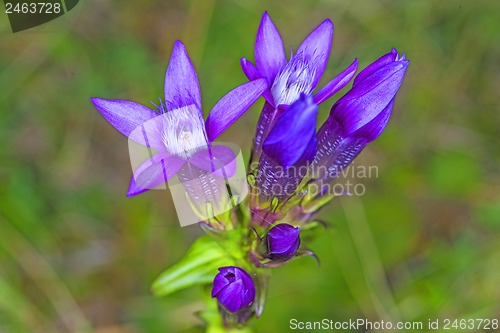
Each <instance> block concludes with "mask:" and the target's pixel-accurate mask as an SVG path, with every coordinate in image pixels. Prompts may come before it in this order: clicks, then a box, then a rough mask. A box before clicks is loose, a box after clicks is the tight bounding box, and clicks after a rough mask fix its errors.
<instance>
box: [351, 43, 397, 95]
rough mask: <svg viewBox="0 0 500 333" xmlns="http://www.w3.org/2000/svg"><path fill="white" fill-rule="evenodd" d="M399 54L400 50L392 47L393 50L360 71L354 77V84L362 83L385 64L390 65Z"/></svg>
mask: <svg viewBox="0 0 500 333" xmlns="http://www.w3.org/2000/svg"><path fill="white" fill-rule="evenodd" d="M397 56H398V51H396V49H392V50H391V52H389V53H387V54H384V55H383V56H381V57H380V58H378V59H377V60H375V61H374V62H373V63H371V64H370V65H368V66H367V67H366V68H365V69H363V70H362V71H361V72H359V74H358V75H357V76H356V78H355V79H354V83H353V86H355V85H357V84H358V83H360V82H361V81H363V80H364V79H366V78H367V77H368V76H370V75H372V74H373V73H375V72H376V71H377V70H379V69H380V68H382V67H384V66H385V65H388V64H390V63H392V62H394V61H396V58H397Z"/></svg>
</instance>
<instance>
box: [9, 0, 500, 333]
mask: <svg viewBox="0 0 500 333" xmlns="http://www.w3.org/2000/svg"><path fill="white" fill-rule="evenodd" d="M264 10H268V11H269V13H270V15H271V17H272V18H273V20H274V22H275V23H276V25H277V26H278V28H279V29H280V32H281V34H282V37H283V39H284V41H285V47H289V46H293V47H297V46H298V45H299V43H300V42H301V40H302V39H303V38H304V37H305V36H306V35H307V34H308V33H309V31H310V30H312V29H313V28H314V27H315V26H317V25H318V24H319V23H320V22H321V21H323V20H324V19H325V18H331V19H332V20H333V22H334V24H335V36H334V43H333V49H332V55H331V58H330V61H329V64H328V67H327V70H326V73H325V74H324V76H323V80H322V84H323V83H324V82H326V81H327V80H329V79H330V78H331V77H333V75H335V74H336V73H338V72H340V71H341V70H342V69H343V68H344V67H345V66H347V65H348V64H349V63H350V62H351V61H352V59H353V58H355V57H358V58H359V59H360V65H361V66H363V67H364V66H366V65H367V64H369V63H370V62H371V61H373V60H374V59H376V58H377V57H378V56H380V55H381V54H383V53H386V52H388V51H389V50H390V48H391V47H396V48H397V49H398V50H399V51H404V52H406V54H407V57H408V58H409V59H410V60H411V64H410V67H409V70H408V72H407V76H406V79H405V82H404V84H403V86H402V88H401V90H400V93H399V95H398V98H397V100H396V105H395V108H394V113H393V117H392V119H391V122H390V123H389V126H388V128H387V129H386V131H385V133H384V134H383V135H382V136H381V137H380V138H379V139H378V140H377V141H376V142H374V143H372V144H371V145H370V146H369V147H368V148H367V149H366V150H365V151H364V152H363V153H362V154H361V156H360V157H359V158H358V159H357V160H356V162H355V163H356V164H357V165H375V166H377V167H378V170H379V176H378V178H372V179H362V180H358V182H361V183H363V184H364V186H365V187H366V193H365V194H364V195H363V196H360V197H356V196H353V197H345V198H342V199H340V200H336V201H334V202H333V203H332V204H331V205H330V206H329V207H328V208H327V209H326V210H325V211H323V213H322V215H321V218H322V219H323V220H325V221H330V222H332V224H333V227H332V228H330V229H328V230H327V231H325V232H324V233H323V234H321V235H320V237H318V238H317V239H315V240H314V241H313V242H311V243H310V244H309V246H310V247H311V248H312V249H314V250H315V251H316V253H317V254H318V256H319V257H320V258H321V265H320V266H319V267H318V266H317V265H316V264H315V262H314V261H313V260H312V259H308V258H305V259H300V260H296V261H294V262H292V263H291V264H289V265H287V266H284V267H281V268H279V269H276V270H274V271H273V278H272V280H271V284H270V291H269V299H268V302H267V306H266V309H265V311H264V314H263V316H262V317H261V318H260V319H259V320H256V321H253V323H252V326H253V327H254V328H255V331H257V332H288V331H289V330H290V329H289V320H290V319H292V318H296V319H298V320H301V321H308V320H321V319H323V318H329V319H332V320H336V321H344V320H349V319H357V318H368V319H370V320H382V319H384V320H393V321H397V320H405V321H423V322H425V323H426V322H427V320H428V319H433V320H434V319H437V318H440V319H444V318H450V319H454V318H459V319H460V318H497V319H500V302H499V300H500V286H499V281H500V266H499V263H500V173H499V172H498V171H499V170H498V166H499V162H500V144H499V143H500V140H499V139H500V132H499V130H498V126H499V124H500V112H499V111H500V108H499V103H498V97H499V93H500V38H499V36H500V34H499V32H500V2H498V1H497V0H476V1H460V0H452V1H429V0H418V1H417V0H413V1H395V0H393V1H389V0H375V1H363V0H352V1H341V0H332V1H327V0H324V1H318V0H307V1H305V0H304V1H296V0H290V1H255V0H191V1H152V0H149V1H140V2H139V1H128V0H127V1H123V0H122V1H108V0H87V1H85V0H82V1H80V4H78V5H77V7H75V9H73V10H72V11H71V12H69V13H68V14H66V15H64V16H63V17H61V18H59V19H57V20H55V21H52V22H49V23H47V24H45V25H43V26H40V27H37V28H33V29H30V30H27V31H24V32H20V33H16V34H13V33H12V32H11V31H10V28H9V26H8V20H7V17H6V15H5V14H0V16H1V21H0V38H1V43H0V50H1V52H0V92H1V95H0V114H1V118H0V142H1V144H0V161H1V164H0V332H8V333H11V332H55V333H57V332H95V333H129V332H148V333H156V332H200V331H201V329H200V328H196V326H197V325H200V324H201V321H200V320H199V319H198V318H197V317H196V316H195V315H194V314H193V313H195V312H196V311H199V310H201V309H202V308H203V303H202V302H201V295H203V293H207V290H202V289H201V288H192V289H189V290H186V291H183V292H180V293H178V294H176V295H174V296H171V297H167V298H161V299H158V298H155V297H153V296H152V294H151V293H150V291H149V286H150V284H151V283H152V281H153V280H154V279H155V278H156V277H157V275H158V274H159V273H160V272H161V271H162V270H163V269H164V268H166V267H167V266H169V265H171V264H173V263H175V262H176V260H178V259H179V258H180V257H182V255H183V254H184V253H185V251H186V249H187V247H188V246H189V244H190V243H191V242H192V241H193V239H194V238H195V237H196V236H197V235H199V234H200V231H199V228H198V226H190V227H186V228H180V226H179V224H178V222H177V218H176V215H175V213H174V209H173V205H172V201H171V197H170V194H169V192H168V191H150V192H148V193H146V194H143V195H140V196H139V197H135V198H126V197H125V193H126V190H127V188H128V184H129V179H130V176H131V174H132V170H131V167H130V162H129V157H128V147H127V139H126V138H125V137H123V136H121V135H120V134H119V133H118V132H117V131H115V130H114V129H113V128H112V126H111V125H109V124H108V123H107V122H106V121H105V120H104V119H103V118H102V117H101V116H100V115H99V114H98V113H97V111H96V110H95V109H94V108H93V107H92V105H91V103H90V101H89V97H91V96H98V97H102V98H121V99H130V100H134V101H137V102H140V103H143V104H146V105H149V103H150V101H151V100H152V101H157V98H158V97H160V96H162V94H163V78H164V72H165V69H166V66H167V62H168V59H169V56H170V52H171V48H172V45H173V43H174V41H175V40H176V39H181V40H182V41H183V42H184V43H185V44H186V47H187V49H188V51H189V53H190V56H191V57H192V59H193V62H194V64H195V67H196V68H197V70H198V75H199V78H200V81H201V86H202V95H203V105H204V108H205V112H207V111H208V110H210V108H211V107H212V106H213V105H214V104H215V102H216V101H217V100H218V99H219V98H220V97H221V96H222V95H223V94H225V93H226V92H228V91H229V90H230V89H232V88H233V87H234V86H236V85H237V84H240V83H243V82H245V81H246V78H245V77H244V75H243V74H242V72H241V69H240V67H239V58H240V57H242V56H245V57H248V58H250V59H253V43H254V40H255V33H256V30H257V27H258V24H259V21H260V17H261V15H262V13H263V11H264ZM320 86H321V84H320ZM334 100H335V98H332V99H331V100H329V101H328V102H326V103H324V104H323V105H322V106H321V108H320V119H321V120H324V119H325V118H326V115H327V114H328V110H329V107H330V106H331V105H332V104H333V102H334ZM262 103H263V102H262V100H260V101H259V102H258V103H257V104H256V105H255V106H254V107H253V108H252V109H251V110H250V111H249V112H247V113H246V114H245V116H244V117H243V118H241V119H240V120H239V122H238V123H237V124H236V125H235V126H234V127H233V128H231V129H230V130H228V131H227V132H226V133H225V134H224V137H223V139H224V140H227V141H232V142H235V143H237V144H239V145H240V146H241V147H243V148H244V149H245V150H246V151H248V150H249V149H250V145H251V138H252V135H253V130H252V128H254V126H255V123H256V120H257V117H258V112H259V108H260V107H261V105H262ZM247 157H248V154H247ZM476 331H478V330H476ZM490 331H491V330H490Z"/></svg>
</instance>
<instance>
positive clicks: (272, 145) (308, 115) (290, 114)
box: [263, 94, 318, 169]
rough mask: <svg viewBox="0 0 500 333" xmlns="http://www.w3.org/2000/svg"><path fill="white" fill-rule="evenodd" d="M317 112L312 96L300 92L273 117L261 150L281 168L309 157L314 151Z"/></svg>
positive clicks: (311, 157) (312, 156)
mask: <svg viewBox="0 0 500 333" xmlns="http://www.w3.org/2000/svg"><path fill="white" fill-rule="evenodd" d="M317 116H318V106H317V105H316V104H315V103H314V101H313V98H312V96H307V95H304V94H301V96H300V98H299V99H298V100H297V101H296V102H295V103H293V104H292V105H291V106H290V108H289V109H288V110H286V111H285V112H284V113H283V114H282V115H281V116H280V117H279V118H278V121H276V124H275V125H274V127H273V129H272V130H271V133H269V136H268V137H267V138H266V140H265V141H264V147H263V149H264V152H265V153H266V154H267V155H268V156H270V157H272V158H273V159H274V160H275V161H277V162H278V163H279V164H280V165H281V166H282V167H283V168H284V169H287V168H289V167H290V166H292V165H294V164H295V163H297V162H298V161H311V160H312V159H313V158H314V155H315V153H316V118H317Z"/></svg>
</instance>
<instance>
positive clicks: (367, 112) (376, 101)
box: [330, 49, 409, 143]
mask: <svg viewBox="0 0 500 333" xmlns="http://www.w3.org/2000/svg"><path fill="white" fill-rule="evenodd" d="M408 64H409V61H408V60H406V59H405V56H404V54H403V55H402V56H401V57H399V56H398V53H397V51H396V50H395V49H392V51H391V52H390V53H388V54H385V55H383V56H382V57H380V58H379V59H378V60H376V61H375V62H373V63H372V64H371V65H369V66H368V67H366V68H365V69H364V70H362V71H361V72H360V73H359V74H358V75H357V77H356V78H355V80H354V84H353V87H352V89H351V90H349V91H348V92H347V94H345V95H344V96H343V97H342V98H340V99H339V100H338V101H337V103H335V105H334V106H333V108H332V111H331V113H330V117H333V118H334V119H335V120H336V122H337V123H338V124H340V127H341V129H342V135H343V136H344V137H353V138H362V139H364V140H366V142H367V143H368V142H371V141H373V140H375V139H376V138H377V137H378V136H379V135H380V134H381V133H382V131H383V130H384V128H385V126H386V125H387V122H388V121H389V117H390V115H391V112H392V107H393V104H394V98H395V96H396V93H397V92H398V90H399V87H400V86H401V83H402V82H403V78H404V76H405V73H406V69H407V68H408Z"/></svg>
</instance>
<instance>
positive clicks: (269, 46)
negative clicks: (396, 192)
mask: <svg viewBox="0 0 500 333" xmlns="http://www.w3.org/2000/svg"><path fill="white" fill-rule="evenodd" d="M254 52H255V63H256V64H257V69H258V70H259V72H260V73H261V74H263V75H264V76H265V77H266V78H267V80H268V83H269V84H272V83H273V81H274V78H275V77H276V74H277V73H278V71H279V70H280V68H281V67H282V66H284V65H285V64H286V54H285V48H284V47H283V40H282V39H281V36H280V33H279V31H278V29H276V26H275V25H274V23H273V21H272V20H271V18H270V17H269V14H268V13H267V12H264V15H263V16H262V20H261V21H260V26H259V30H258V32H257V38H256V40H255V49H254Z"/></svg>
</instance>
